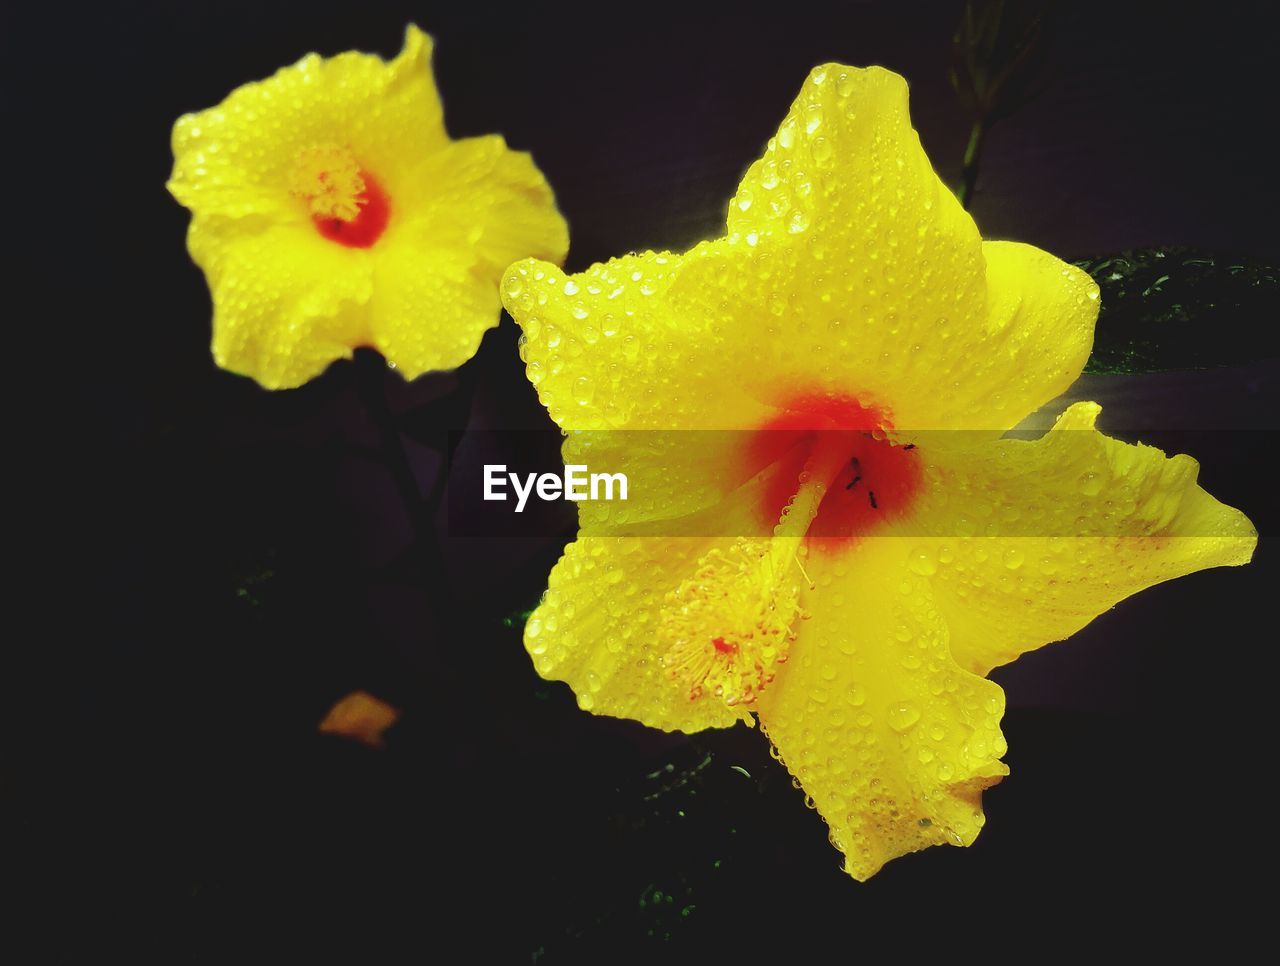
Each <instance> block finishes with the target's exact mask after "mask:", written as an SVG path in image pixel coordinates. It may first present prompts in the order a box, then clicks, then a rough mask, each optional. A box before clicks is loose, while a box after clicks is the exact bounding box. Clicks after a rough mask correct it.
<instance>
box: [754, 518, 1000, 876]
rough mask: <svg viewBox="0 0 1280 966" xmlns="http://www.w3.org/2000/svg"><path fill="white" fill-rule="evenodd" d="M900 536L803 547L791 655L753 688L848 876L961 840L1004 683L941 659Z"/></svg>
mask: <svg viewBox="0 0 1280 966" xmlns="http://www.w3.org/2000/svg"><path fill="white" fill-rule="evenodd" d="M907 552H908V545H907V542H906V541H903V540H901V539H897V538H875V539H871V540H869V541H866V542H865V543H864V544H863V545H862V546H861V547H860V548H859V552H858V553H857V554H856V555H851V556H850V557H849V558H848V559H844V558H842V557H839V556H834V555H825V554H821V553H815V554H812V555H811V556H810V558H809V561H808V562H807V564H806V566H807V568H808V570H809V573H810V575H811V577H812V578H813V580H814V582H815V584H816V587H815V589H814V590H813V591H812V592H811V593H810V594H808V595H807V596H806V598H805V601H804V605H805V608H806V609H807V610H808V612H809V614H810V615H811V616H810V619H809V620H808V621H806V622H805V623H804V625H803V626H802V628H801V630H800V633H799V636H798V639H797V640H796V641H795V643H794V645H793V647H792V656H791V658H790V660H789V661H788V662H787V663H786V665H785V666H784V667H783V669H782V670H781V671H780V672H779V673H778V676H777V678H776V679H775V680H774V681H773V683H772V684H770V685H769V686H768V687H767V688H766V689H765V690H764V692H763V693H762V694H761V696H760V700H759V702H758V706H757V710H758V712H759V715H760V722H761V724H762V725H763V727H764V728H765V730H766V732H767V733H768V736H769V738H770V740H771V741H772V742H773V743H774V745H775V746H776V747H777V750H778V753H779V755H780V757H781V758H782V760H783V761H784V762H785V764H786V766H787V768H788V769H789V770H790V772H791V774H792V775H794V776H795V778H796V779H797V780H798V781H799V783H800V785H801V786H802V787H803V789H804V792H805V794H806V795H807V796H808V797H809V799H811V801H812V804H813V805H814V807H816V808H817V810H818V812H819V814H821V815H822V817H823V818H824V819H825V820H826V822H827V825H828V826H829V828H830V836H831V841H832V843H833V844H834V845H835V846H836V848H838V849H840V851H841V852H843V853H844V854H845V870H846V871H847V872H848V873H849V874H850V875H852V876H853V877H854V878H857V879H867V878H869V877H870V876H872V875H874V874H875V873H876V872H877V871H878V870H879V869H880V867H881V866H882V865H884V863H885V862H887V861H889V860H890V859H893V858H895V857H897V856H899V855H903V854H905V853H907V852H914V851H917V850H919V849H923V848H927V847H928V846H930V845H943V844H952V845H970V844H972V843H973V841H974V839H975V838H976V837H977V834H978V831H979V830H980V829H981V827H982V825H983V821H984V818H983V814H982V790H983V789H984V788H987V787H988V786H990V785H993V784H995V783H996V782H998V781H999V780H1000V778H1001V777H1002V776H1003V775H1005V774H1007V772H1008V769H1007V768H1006V767H1005V766H1004V764H1003V763H1002V762H1001V761H1000V760H999V759H1000V756H1001V755H1003V754H1004V752H1005V749H1006V745H1005V741H1004V737H1003V736H1002V735H1001V733H1000V717H1001V715H1002V714H1003V713H1004V695H1003V693H1002V692H1001V690H1000V688H999V687H998V686H997V685H995V684H993V683H992V682H990V681H987V680H984V679H983V678H980V677H978V676H976V675H974V674H971V673H969V672H967V671H965V670H963V669H962V668H961V667H959V666H958V665H957V664H956V662H955V661H954V660H953V659H952V657H951V653H950V650H949V649H948V632H947V626H946V624H945V622H944V621H943V619H942V617H941V615H940V614H939V613H938V611H937V609H936V608H935V607H934V604H933V600H932V596H931V593H930V588H929V584H928V582H927V581H925V580H923V579H922V578H920V577H919V576H917V575H915V574H914V573H912V572H910V571H909V570H908V569H907V566H906V562H907Z"/></svg>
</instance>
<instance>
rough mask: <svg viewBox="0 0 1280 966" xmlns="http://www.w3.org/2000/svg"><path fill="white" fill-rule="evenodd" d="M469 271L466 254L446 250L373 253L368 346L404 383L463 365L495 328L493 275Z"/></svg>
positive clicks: (496, 310) (399, 247)
mask: <svg viewBox="0 0 1280 966" xmlns="http://www.w3.org/2000/svg"><path fill="white" fill-rule="evenodd" d="M473 269H474V262H473V260H472V258H471V256H470V255H469V254H468V253H466V252H458V251H451V250H449V249H440V250H436V251H419V250H417V249H415V248H413V247H412V246H410V245H405V244H399V245H389V246H387V248H386V249H385V250H383V251H381V252H379V253H378V257H377V262H376V267H375V268H374V295H373V301H372V305H371V316H372V323H371V325H372V338H371V339H370V341H371V343H372V344H373V345H374V346H375V347H377V349H378V351H379V352H381V353H382V354H383V355H384V356H385V357H386V359H387V362H388V363H389V364H390V365H391V366H392V367H393V368H396V369H398V370H400V372H401V374H402V375H403V376H404V377H405V378H406V379H414V378H417V377H418V376H420V375H421V374H422V373H424V372H428V371H430V370H434V369H453V368H456V367H457V366H460V365H462V363H464V362H466V361H467V360H468V359H470V358H471V357H472V356H473V355H475V353H476V349H478V348H479V346H480V340H481V339H482V338H483V337H484V333H485V332H486V331H487V330H488V329H491V328H493V327H494V326H495V325H497V324H498V319H499V317H500V316H499V312H500V309H501V304H500V302H499V299H498V288H497V284H496V283H497V279H496V276H494V277H490V278H484V277H482V276H480V275H477V274H476V273H475V272H474V270H473Z"/></svg>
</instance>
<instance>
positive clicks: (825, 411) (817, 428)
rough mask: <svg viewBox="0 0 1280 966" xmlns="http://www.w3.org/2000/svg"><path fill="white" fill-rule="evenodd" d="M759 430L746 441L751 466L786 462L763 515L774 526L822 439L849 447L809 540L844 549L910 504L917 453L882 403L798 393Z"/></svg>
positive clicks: (918, 473) (772, 485) (916, 476)
mask: <svg viewBox="0 0 1280 966" xmlns="http://www.w3.org/2000/svg"><path fill="white" fill-rule="evenodd" d="M782 409H783V413H782V415H781V416H779V417H778V418H776V419H773V420H770V421H769V422H768V423H766V424H765V425H764V426H761V427H760V429H759V430H757V431H756V433H755V435H754V437H753V438H752V440H751V443H750V444H749V446H748V455H747V459H748V462H749V464H750V466H751V468H752V471H753V472H755V471H758V470H759V469H761V468H763V467H765V466H769V465H771V464H773V463H776V462H779V461H782V465H781V466H780V467H779V470H780V472H778V473H776V474H775V475H774V476H773V478H772V480H771V481H770V482H769V484H768V485H767V487H766V489H765V495H764V498H763V500H762V505H761V515H762V519H763V521H764V523H765V525H766V527H769V526H772V524H773V523H774V522H776V521H777V520H778V518H779V516H780V515H781V513H782V510H783V508H784V507H785V506H786V505H787V502H788V501H789V500H790V499H791V498H792V496H794V495H795V493H796V490H797V488H798V487H799V473H800V472H801V470H802V469H803V467H804V464H805V461H806V459H808V457H809V455H810V454H811V453H812V452H813V451H814V448H815V447H816V446H817V444H818V441H819V439H820V438H821V439H822V442H823V444H824V446H826V445H827V444H830V443H831V442H832V439H831V436H832V435H833V434H834V436H835V437H836V441H835V445H836V447H837V448H838V449H840V450H843V451H844V452H846V453H847V454H848V460H847V462H845V463H844V464H843V466H842V467H841V468H840V469H839V470H838V471H837V473H836V475H835V477H834V479H832V481H831V484H830V486H829V487H828V489H827V491H826V493H825V494H824V496H823V498H822V503H821V505H820V506H819V508H818V513H817V516H815V517H814V519H813V522H812V524H810V526H809V530H808V536H809V537H810V538H818V539H817V541H816V543H815V542H812V541H811V546H817V547H819V548H822V549H829V550H831V549H842V548H845V547H847V546H848V545H849V544H850V543H852V542H854V541H856V540H858V539H859V538H860V537H863V536H866V535H867V534H869V533H872V532H874V531H875V530H876V529H877V528H879V527H880V526H882V525H883V524H884V523H885V522H886V521H888V520H890V519H893V518H895V517H900V516H901V515H903V514H904V513H906V512H907V510H908V509H910V506H911V503H912V500H913V498H914V497H915V494H916V492H917V490H918V489H919V486H920V478H921V465H920V458H919V454H918V453H917V452H916V449H915V446H914V445H913V444H911V443H902V442H899V441H897V440H895V439H894V437H893V434H892V425H891V424H890V422H889V420H888V418H887V417H886V416H885V415H884V414H883V413H882V412H881V411H880V410H879V409H877V408H875V407H867V406H864V405H862V404H861V403H860V402H859V401H858V400H857V399H856V398H854V397H852V396H840V397H835V398H832V397H828V396H821V397H818V396H800V397H796V398H794V399H792V400H790V401H788V402H787V403H786V405H785V406H783V407H782Z"/></svg>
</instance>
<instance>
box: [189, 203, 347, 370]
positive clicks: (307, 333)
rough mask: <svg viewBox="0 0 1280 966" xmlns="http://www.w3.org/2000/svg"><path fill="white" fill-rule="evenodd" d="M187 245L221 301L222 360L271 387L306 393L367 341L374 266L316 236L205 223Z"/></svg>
mask: <svg viewBox="0 0 1280 966" xmlns="http://www.w3.org/2000/svg"><path fill="white" fill-rule="evenodd" d="M188 245H189V246H190V248H191V254H192V257H193V258H195V260H196V262H197V263H199V264H200V265H201V267H203V268H204V271H205V275H206V277H207V278H208V280H209V288H210V290H211V292H212V293H213V306H214V317H213V356H214V359H215V361H216V362H217V363H218V365H219V366H221V367H222V368H224V369H227V370H229V371H231V372H235V373H239V374H241V375H246V376H252V377H253V378H254V379H256V380H257V381H258V382H259V383H261V384H262V385H263V386H265V387H266V388H268V389H289V388H293V387H295V386H300V385H302V384H303V383H305V382H306V381H307V380H309V379H311V378H313V377H315V376H317V375H319V374H320V373H321V372H323V371H324V369H325V367H326V366H328V365H329V364H330V363H331V362H333V361H334V360H335V359H340V358H349V357H350V355H351V350H352V347H353V346H358V345H361V344H363V343H364V342H366V341H367V332H368V319H367V315H368V306H367V303H368V300H369V294H370V291H371V271H370V269H371V263H370V262H369V261H368V260H367V258H365V257H364V253H363V252H352V251H350V250H348V249H344V248H341V247H340V246H336V245H332V244H330V243H329V242H327V241H326V240H325V239H323V238H321V237H320V236H319V235H316V234H314V233H313V232H310V231H306V230H302V229H298V228H291V227H279V228H270V229H267V230H263V231H252V232H246V231H244V229H243V227H242V223H240V222H236V221H231V220H227V219H196V220H195V221H193V222H192V223H191V230H190V232H189V234H188Z"/></svg>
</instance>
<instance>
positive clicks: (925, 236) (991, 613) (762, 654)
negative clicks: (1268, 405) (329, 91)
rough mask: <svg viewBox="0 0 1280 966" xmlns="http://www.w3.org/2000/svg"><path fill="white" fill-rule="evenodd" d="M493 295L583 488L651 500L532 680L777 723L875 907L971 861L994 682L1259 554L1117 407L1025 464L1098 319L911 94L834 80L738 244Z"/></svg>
mask: <svg viewBox="0 0 1280 966" xmlns="http://www.w3.org/2000/svg"><path fill="white" fill-rule="evenodd" d="M503 291H504V301H505V303H506V305H507V308H508V309H509V310H510V312H511V313H512V315H514V316H515V318H516V320H517V321H518V322H519V323H520V325H521V326H522V327H523V329H524V334H525V341H524V345H523V350H522V351H523V354H524V358H525V362H526V364H527V371H528V376H529V378H530V380H531V381H532V382H533V384H534V385H535V386H536V387H537V389H538V392H539V395H540V397H541V399H542V401H543V403H544V404H545V405H546V407H547V409H548V410H549V411H550V414H551V415H552V417H553V418H554V419H555V420H556V421H557V422H558V423H559V424H560V426H561V427H562V428H563V429H565V430H568V431H571V432H570V433H569V436H568V438H567V440H566V444H565V456H566V462H570V461H572V462H576V463H585V462H588V461H589V462H591V463H592V464H593V465H592V469H593V470H594V469H596V468H597V466H598V467H599V468H600V469H603V470H608V471H610V472H613V471H617V470H619V469H625V470H629V471H630V472H631V473H632V483H631V491H632V492H631V500H630V502H629V503H627V504H616V503H597V504H592V503H583V504H580V526H581V532H580V534H579V537H578V539H577V541H576V542H574V543H573V544H571V545H570V546H569V547H568V549H567V550H566V551H565V554H564V556H563V558H562V559H561V560H560V562H559V563H558V564H557V566H556V567H555V569H554V570H553V572H552V574H551V577H550V581H549V587H548V589H547V592H546V594H545V596H544V598H543V600H542V602H541V604H540V606H539V607H538V608H537V610H536V611H535V612H534V613H533V615H532V616H531V617H530V619H529V621H528V624H527V626H526V628H525V635H524V636H525V644H526V647H527V648H528V650H529V652H530V654H531V655H532V657H533V661H534V663H535V666H536V667H537V670H538V671H539V673H540V674H542V675H543V676H544V677H547V678H554V679H559V680H564V681H567V682H568V683H569V684H570V685H571V686H572V687H573V689H574V691H575V692H576V694H577V696H578V701H579V704H580V706H581V707H583V708H585V709H589V710H591V711H593V712H596V713H598V714H608V715H617V716H623V717H630V718H636V719H638V720H640V721H643V722H645V723H647V724H649V725H652V726H654V727H658V728H664V729H673V730H681V731H694V730H698V729H702V728H706V727H717V726H727V725H731V724H733V723H735V722H737V721H739V720H745V721H747V722H750V721H751V720H752V713H754V715H755V716H757V717H758V719H759V721H760V722H761V724H762V725H763V727H764V729H765V730H766V732H767V734H768V737H769V738H770V739H771V740H772V742H773V743H774V745H775V746H776V748H777V751H778V753H779V755H780V757H781V758H782V759H783V760H784V761H785V763H786V765H787V767H788V768H789V769H790V770H791V772H792V774H793V775H794V776H795V777H796V779H798V781H799V782H800V784H801V785H802V786H803V788H804V790H805V792H806V793H807V794H808V796H809V797H810V798H811V799H812V802H813V804H815V805H816V807H817V809H818V810H819V812H820V813H821V814H822V815H823V817H824V818H825V819H826V821H827V823H828V825H829V827H830V834H831V840H832V842H833V843H834V844H835V845H836V846H837V847H838V848H839V849H840V850H841V851H842V852H843V853H844V854H845V856H846V863H845V868H846V869H847V871H848V872H849V873H850V874H851V875H853V876H855V877H856V878H859V879H865V878H867V877H868V876H871V875H872V874H874V873H875V872H876V871H877V870H878V869H879V868H880V867H881V866H882V865H883V864H884V862H886V861H887V860H889V859H891V858H893V857H895V856H898V855H902V854H904V853H906V852H910V851H914V850H917V849H921V848H924V847H926V846H929V845H934V844H942V843H952V844H957V845H968V844H969V843H971V842H972V841H973V840H974V838H975V837H976V835H977V834H978V830H979V828H980V827H981V826H982V823H983V814H982V802H981V792H982V789H984V788H986V787H987V786H989V785H992V784H994V783H995V782H997V781H999V780H1000V778H1001V777H1002V776H1003V775H1005V774H1006V772H1007V769H1006V767H1005V765H1004V764H1003V763H1002V762H1001V760H1000V759H1001V756H1002V755H1003V753H1004V751H1005V747H1006V746H1005V741H1004V738H1003V736H1002V734H1001V732H1000V727H999V722H1000V718H1001V715H1002V713H1003V710H1004V695H1003V693H1002V692H1001V690H1000V688H999V687H998V686H997V685H995V684H994V683H992V682H990V681H988V680H986V679H985V675H986V674H987V672H988V671H990V669H991V668H993V667H995V666H996V665H999V664H1001V663H1005V662H1008V661H1010V660H1013V659H1014V658H1015V657H1017V656H1018V655H1019V654H1021V653H1023V652H1025V651H1028V650H1030V649H1033V648H1036V647H1039V646H1041V645H1043V644H1045V643H1047V642H1050V641H1056V640H1060V639H1062V638H1065V637H1067V636H1068V635H1070V634H1072V633H1074V632H1075V631H1076V630H1078V629H1079V628H1081V627H1082V626H1084V625H1085V624H1087V623H1088V622H1089V621H1090V620H1092V619H1093V618H1094V617H1095V616H1096V615H1098V614H1099V613H1101V612H1103V611H1105V610H1106V609H1107V608H1109V607H1111V606H1112V605H1113V604H1115V603H1116V602H1117V601H1119V600H1121V599H1122V598H1124V597H1126V596H1128V595H1129V594H1132V593H1134V592H1135V591H1138V590H1141V589H1142V588H1144V587H1148V586H1150V585H1152V584H1154V583H1157V582H1159V581H1162V580H1167V579H1169V578H1171V577H1176V576H1178V575H1181V574H1186V573H1189V572H1191V571H1195V570H1199V569H1202V568H1205V567H1213V566H1220V565H1228V564H1241V563H1244V562H1246V561H1248V560H1249V558H1250V556H1251V554H1252V551H1253V547H1254V545H1255V542H1256V535H1255V532H1254V530H1253V527H1252V526H1251V525H1250V523H1249V521H1248V520H1247V519H1246V518H1245V517H1244V515H1243V514H1241V513H1240V512H1239V511H1237V510H1233V509H1231V508H1229V507H1226V506H1224V505H1223V504H1221V503H1219V502H1217V501H1216V500H1215V499H1213V497H1211V496H1210V495H1209V494H1208V493H1206V492H1205V491H1204V490H1202V489H1201V488H1200V487H1199V486H1197V485H1196V472H1197V464H1196V463H1195V461H1194V460H1192V459H1190V458H1189V457H1186V456H1176V457H1174V458H1172V459H1169V458H1166V457H1165V456H1164V454H1162V453H1161V452H1159V451H1158V450H1155V449H1152V448H1150V447H1147V446H1142V445H1130V444H1127V443H1123V442H1119V441H1117V440H1113V439H1109V438H1107V437H1105V436H1103V435H1101V434H1100V433H1098V432H1097V431H1096V430H1095V429H1094V422H1095V418H1096V416H1097V414H1098V407H1097V406H1096V405H1094V404H1091V403H1082V404H1077V405H1074V406H1072V407H1071V408H1070V409H1068V410H1067V411H1066V412H1065V413H1064V414H1063V415H1062V416H1061V417H1060V419H1059V420H1058V423H1057V425H1056V426H1055V428H1054V430H1053V431H1051V432H1049V433H1048V434H1046V435H1045V436H1044V437H1043V438H1041V439H1038V440H1026V439H1017V438H1009V437H1007V436H1006V435H1005V433H1006V431H1007V430H1008V429H1010V428H1011V427H1013V426H1014V425H1016V424H1017V423H1018V422H1019V421H1020V420H1021V419H1022V418H1023V417H1024V416H1026V415H1027V414H1029V413H1031V412H1033V411H1034V410H1036V409H1038V408H1039V407H1040V406H1042V405H1043V404H1045V403H1046V402H1048V401H1050V400H1052V399H1054V398H1055V397H1056V396H1058V395H1059V394H1060V393H1061V392H1062V391H1063V390H1065V389H1066V388H1067V387H1068V386H1069V385H1070V384H1071V383H1072V382H1073V381H1074V380H1075V378H1076V377H1077V375H1078V374H1079V373H1080V370H1081V367H1082V366H1083V364H1084V362H1085V360H1086V358H1087V357H1088V355H1089V350H1090V346H1091V343H1092V340H1093V326H1094V322H1095V320H1096V317H1097V311H1098V302H1097V298H1098V289H1097V287H1096V286H1095V285H1094V284H1093V282H1092V281H1091V280H1090V279H1089V278H1088V277H1087V276H1086V275H1085V274H1084V273H1083V272H1081V271H1079V270H1078V269H1076V268H1073V267H1071V266H1069V265H1067V264H1064V263H1063V262H1061V261H1059V260H1057V259H1056V258H1054V257H1052V256H1050V255H1048V254H1046V253H1044V252H1042V251H1039V250H1038V249H1035V248H1032V247H1030V246H1028V245H1023V244H1016V243H1011V242H984V241H982V239H981V238H980V237H979V235H978V232H977V230H976V229H975V227H974V224H973V222H972V220H971V219H970V218H969V216H968V215H967V214H966V213H965V212H964V211H963V210H962V209H961V207H960V205H959V204H958V203H957V202H956V200H955V198H954V197H953V196H952V194H951V192H950V191H948V190H947V188H946V187H945V186H944V185H943V184H942V183H941V182H940V181H939V180H938V178H937V176H936V175H935V174H934V172H933V170H932V168H931V166H930V165H929V162H928V160H927V159H926V157H925V155H924V153H923V151H922V150H921V147H920V142H919V139H918V137H917V135H916V133H915V132H914V131H913V130H912V128H911V123H910V119H909V116H908V112H907V88H906V84H905V82H904V81H903V80H902V78H900V77H898V76H897V75H895V74H892V73H890V72H888V71H885V70H881V69H878V68H872V69H867V70H861V69H856V68H850V67H843V66H839V65H834V64H833V65H828V66H825V67H819V68H817V69H815V70H814V71H813V72H812V74H810V76H809V78H808V80H807V81H806V83H805V85H804V88H803V90H802V91H801V93H800V96H799V98H798V99H797V100H796V102H795V104H794V105H793V107H792V109H791V111H790V113H789V114H788V115H787V117H786V119H785V120H784V121H783V122H782V126H781V127H780V128H779V130H778V133H777V135H776V137H774V138H772V139H771V140H770V141H769V145H768V148H767V150H766V152H765V154H764V157H762V158H761V159H760V160H759V161H757V162H756V163H755V164H753V165H752V166H751V168H750V170H748V172H747V174H746V176H745V177H744V179H743V181H742V184H741V186H740V187H739V189H738V193H737V195H736V196H735V197H734V199H733V201H732V203H731V205H730V207H729V215H728V232H727V234H726V236H725V237H723V238H720V239H717V240H715V241H712V242H704V243H702V244H700V245H698V246H696V247H695V248H693V249H692V250H691V251H689V252H686V253H684V254H671V253H653V252H649V253H645V254H641V255H631V256H627V257H625V258H619V259H615V260H613V261H610V262H608V263H606V264H602V265H595V266H593V267H591V268H589V269H588V270H586V271H585V272H582V273H581V274H577V275H565V274H564V273H562V272H560V271H558V270H557V269H556V268H555V267H554V266H552V265H549V264H546V263H544V262H538V261H533V260H529V261H523V262H520V263H518V264H516V265H514V266H512V267H511V268H510V269H509V270H508V272H507V275H506V277H505V279H504V281H503ZM623 429H625V430H650V431H652V432H650V433H648V434H645V435H644V436H643V438H641V439H637V437H636V435H635V434H634V433H618V432H617V430H623ZM671 430H736V432H705V433H676V432H670V431H671ZM575 431H576V432H575ZM597 431H599V432H597ZM637 478H638V479H637ZM645 533H647V534H649V535H635V534H645Z"/></svg>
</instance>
